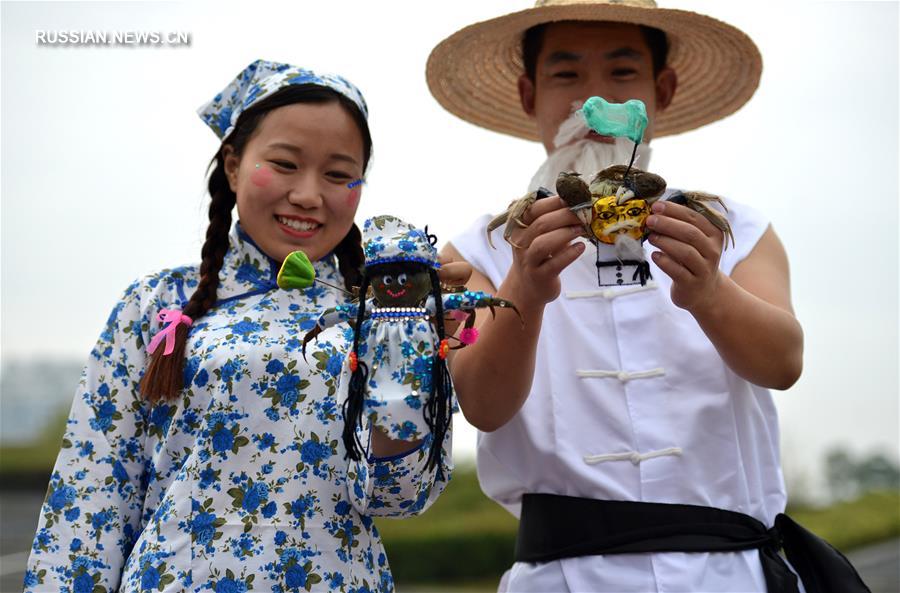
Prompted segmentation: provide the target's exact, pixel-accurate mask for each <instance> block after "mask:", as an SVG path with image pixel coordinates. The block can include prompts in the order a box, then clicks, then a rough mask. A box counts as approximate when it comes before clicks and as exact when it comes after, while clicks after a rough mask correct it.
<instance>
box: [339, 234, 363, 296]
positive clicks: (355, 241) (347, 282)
mask: <svg viewBox="0 0 900 593" xmlns="http://www.w3.org/2000/svg"><path fill="white" fill-rule="evenodd" d="M334 255H335V256H337V260H338V270H340V272H341V276H343V277H344V287H345V288H346V289H347V290H349V291H351V292H352V291H353V287H355V286H359V285H360V284H361V283H362V273H361V272H360V270H361V269H362V267H363V264H364V263H365V261H366V257H365V254H364V253H363V250H362V234H361V233H360V232H359V227H358V226H356V224H354V225H353V226H352V227H350V230H349V231H347V234H346V235H344V238H343V239H341V242H340V243H338V244H337V247H335V248H334ZM360 298H362V297H360Z"/></svg>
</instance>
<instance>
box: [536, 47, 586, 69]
mask: <svg viewBox="0 0 900 593" xmlns="http://www.w3.org/2000/svg"><path fill="white" fill-rule="evenodd" d="M580 59H581V54H576V53H575V52H571V51H563V50H560V51H555V52H553V53H552V54H550V55H549V56H547V58H546V59H545V60H544V64H546V65H547V66H552V65H554V64H558V63H559V62H577V61H579V60H580Z"/></svg>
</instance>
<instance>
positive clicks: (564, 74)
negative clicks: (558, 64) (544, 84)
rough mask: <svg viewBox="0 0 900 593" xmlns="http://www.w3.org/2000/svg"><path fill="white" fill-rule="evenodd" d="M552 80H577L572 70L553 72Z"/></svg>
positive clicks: (576, 74) (575, 73)
mask: <svg viewBox="0 0 900 593" xmlns="http://www.w3.org/2000/svg"><path fill="white" fill-rule="evenodd" d="M553 78H569V79H571V78H578V73H577V72H575V71H573V70H563V71H561V72H554V73H553Z"/></svg>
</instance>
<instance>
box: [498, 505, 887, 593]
mask: <svg viewBox="0 0 900 593" xmlns="http://www.w3.org/2000/svg"><path fill="white" fill-rule="evenodd" d="M782 547H783V548H784V551H785V554H786V555H787V558H788V560H790V562H791V565H793V567H794V569H795V570H796V571H797V573H798V574H799V575H800V578H801V580H802V581H803V586H804V587H805V588H806V591H807V593H871V591H869V588H868V587H867V586H866V585H865V583H863V582H862V579H861V578H860V577H859V574H857V572H856V569H854V568H853V566H852V565H851V564H850V562H849V561H848V560H847V559H846V558H845V557H844V555H843V554H841V553H840V552H838V551H837V550H835V549H834V548H832V547H831V546H830V545H829V544H828V543H827V542H826V541H825V540H823V539H821V538H819V537H818V536H816V535H815V534H813V533H811V532H810V531H807V530H806V529H804V528H803V527H801V526H800V525H799V524H797V523H795V522H794V521H793V520H792V519H791V518H790V517H788V516H787V515H784V514H779V515H778V516H777V517H776V518H775V526H774V527H772V528H771V529H767V528H766V526H765V525H763V524H762V523H761V522H760V521H758V520H756V519H754V518H753V517H751V516H749V515H744V514H743V513H737V512H734V511H726V510H723V509H716V508H712V507H703V506H694V505H685V504H663V503H652V502H629V501H618V500H592V499H590V498H578V497H574V496H560V495H557V494H534V493H529V494H525V495H524V496H522V514H521V518H520V519H519V535H518V538H517V540H516V561H518V562H548V561H550V560H558V559H560V558H571V557H574V556H589V555H594V554H635V553H644V552H734V551H738V550H751V549H754V548H755V549H758V550H759V559H760V562H762V568H763V575H764V576H765V578H766V588H767V589H768V592H769V593H798V591H799V589H798V588H797V577H796V576H795V575H794V573H793V572H792V571H791V569H790V568H789V567H788V566H787V563H785V561H784V560H783V559H782V557H781V556H780V555H779V554H778V550H780V549H781V548H782Z"/></svg>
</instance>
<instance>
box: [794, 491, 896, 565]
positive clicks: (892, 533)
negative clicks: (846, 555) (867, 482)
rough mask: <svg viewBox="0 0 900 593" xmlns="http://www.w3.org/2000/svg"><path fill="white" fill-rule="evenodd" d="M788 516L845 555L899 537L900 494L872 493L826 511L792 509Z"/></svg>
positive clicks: (825, 509)
mask: <svg viewBox="0 0 900 593" xmlns="http://www.w3.org/2000/svg"><path fill="white" fill-rule="evenodd" d="M788 514H789V515H790V516H791V517H792V518H793V519H794V520H795V521H797V522H798V523H800V524H801V525H803V526H804V527H806V528H807V529H809V530H810V531H812V532H813V533H815V534H816V535H818V536H819V537H821V538H823V539H825V540H826V541H828V543H830V544H831V545H832V546H834V547H835V548H837V549H838V550H841V551H842V552H847V551H849V550H852V549H854V548H859V547H861V546H865V545H868V544H872V543H876V542H879V541H884V540H887V539H890V538H893V537H900V492H869V493H868V494H865V495H863V496H862V497H860V498H857V499H856V500H852V501H849V502H839V503H836V504H833V505H831V506H829V507H826V508H823V509H789V510H788Z"/></svg>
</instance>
